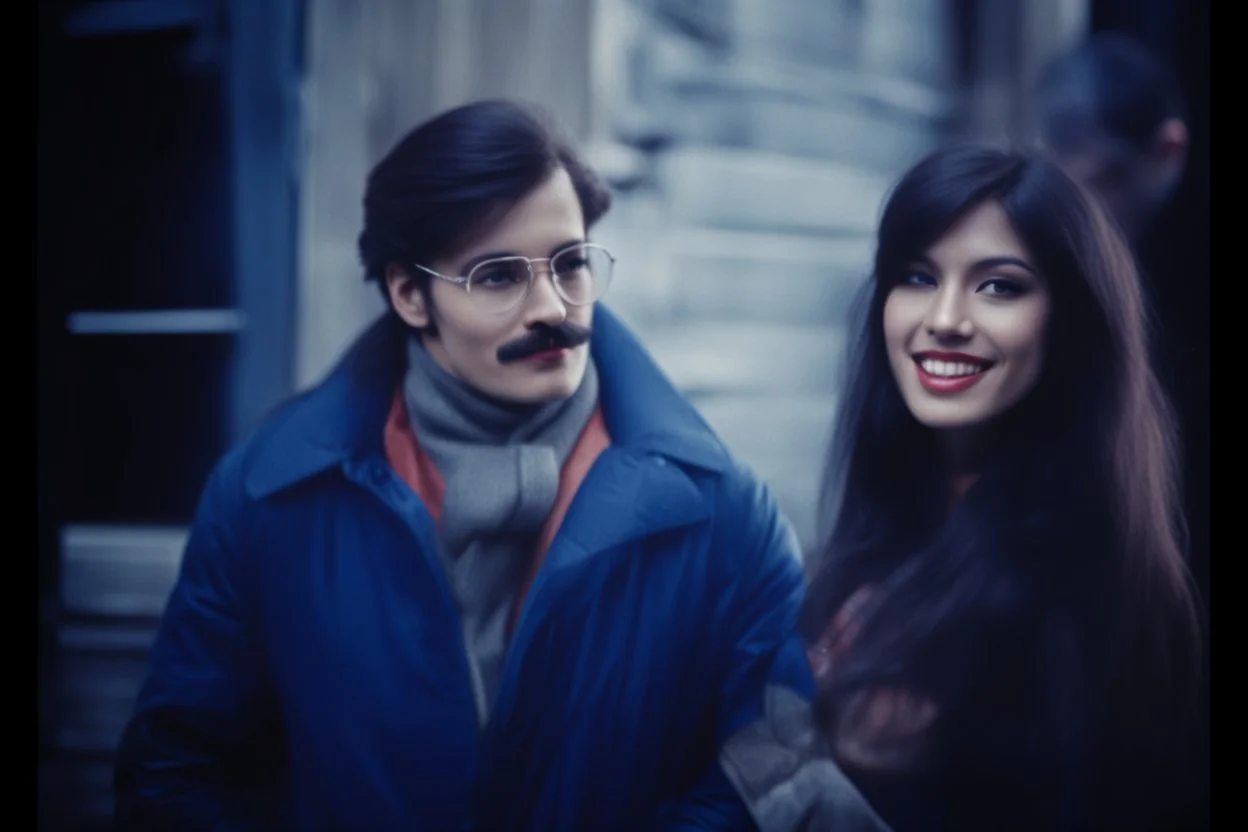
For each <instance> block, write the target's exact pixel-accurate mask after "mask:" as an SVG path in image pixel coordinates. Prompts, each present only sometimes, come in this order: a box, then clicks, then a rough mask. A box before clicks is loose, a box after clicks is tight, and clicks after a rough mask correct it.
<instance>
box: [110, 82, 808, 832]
mask: <svg viewBox="0 0 1248 832" xmlns="http://www.w3.org/2000/svg"><path fill="white" fill-rule="evenodd" d="M539 116H540V114H539V113H538V112H537V111H531V110H529V109H527V108H522V107H520V106H518V105H515V104H512V103H508V102H501V101H489V102H479V103H476V104H472V105H468V106H464V107H461V108H456V109H454V110H451V111H448V112H446V113H444V114H441V115H439V116H437V117H435V118H433V119H431V120H430V121H428V122H426V123H424V124H423V125H421V126H419V127H417V128H416V129H415V130H413V131H412V132H411V133H409V134H408V135H407V136H406V137H404V138H403V139H402V140H401V141H400V142H398V144H397V145H396V146H395V147H394V148H393V150H392V151H391V152H390V153H389V154H388V155H387V156H386V157H385V158H384V159H382V160H381V161H380V163H379V164H378V165H377V166H376V167H375V168H374V169H373V171H372V173H371V175H370V176H369V179H368V182H367V188H366V192H365V196H364V226H363V230H362V233H361V234H360V237H359V250H360V255H361V258H362V260H363V263H364V266H365V269H366V274H367V277H368V278H369V279H371V280H375V281H377V283H378V284H379V286H380V288H381V290H382V292H383V294H384V296H385V298H386V302H387V304H388V311H387V313H386V314H385V315H384V316H383V317H382V318H381V319H380V320H378V321H377V322H376V323H375V324H374V325H373V326H372V327H371V328H370V329H369V330H368V331H367V332H366V333H365V334H364V335H363V336H362V337H361V338H360V339H359V341H358V342H357V343H356V344H355V345H354V346H353V347H352V349H351V350H350V352H349V354H348V355H347V356H346V357H345V358H344V359H343V360H342V362H341V363H340V365H339V366H338V367H337V368H336V369H335V370H334V371H333V372H332V373H331V374H330V375H329V376H328V378H327V379H326V380H325V381H324V382H323V383H321V384H320V385H319V386H317V387H315V388H314V389H312V390H311V391H309V392H306V393H304V394H303V395H300V396H299V397H297V398H296V399H295V400H293V401H292V402H290V403H289V404H288V405H286V406H284V407H283V408H281V409H280V410H279V412H277V413H276V414H275V415H273V416H272V418H270V419H269V420H268V422H267V424H266V425H265V426H264V427H262V428H261V429H260V431H259V432H258V433H257V434H256V435H255V436H254V437H252V438H250V439H249V440H247V441H245V442H244V443H242V444H241V445H240V446H239V447H237V448H236V449H234V450H232V451H230V452H229V453H228V454H227V455H226V456H225V457H224V458H223V459H222V460H221V461H220V463H219V464H218V466H217V467H216V469H215V471H214V473H213V474H212V476H211V478H210V480H209V482H208V483H207V486H206V488H205V490H204V493H203V497H202V502H201V504H200V507H199V510H198V516H197V519H196V520H195V523H194V526H193V529H192V533H191V537H190V540H189V543H188V545H187V549H186V552H185V556H184V560H183V564H182V568H181V574H180V577H179V578H178V581H177V584H176V587H175V589H174V591H173V593H172V596H171V598H170V600H169V603H168V607H167V610H166V612H165V615H164V618H163V621H162V623H161V627H160V630H159V635H158V638H157V641H156V644H155V647H154V649H153V652H152V656H151V667H150V673H149V676H148V679H147V681H146V683H145V685H144V687H143V689H142V692H141V694H140V697H139V700H138V704H137V710H136V713H135V715H134V717H133V719H132V721H131V722H130V724H129V726H128V729H127V730H126V733H125V736H124V739H123V740H122V743H121V745H120V750H119V755H118V763H117V774H116V791H117V806H118V815H119V819H120V820H121V821H122V823H123V825H126V826H127V827H128V828H160V829H208V828H212V829H275V828H282V827H283V826H284V825H287V824H289V825H291V826H293V827H295V828H299V829H330V828H332V829H367V830H383V829H470V828H471V829H478V830H489V829H509V830H543V832H552V831H553V830H585V829H595V830H629V832H631V830H636V829H647V830H661V829H673V830H674V829H716V830H745V829H752V828H753V823H752V820H751V818H750V816H749V814H748V812H747V809H746V807H745V805H744V804H743V802H742V800H741V798H740V797H739V796H738V794H737V793H736V791H735V790H734V789H733V788H732V787H731V785H730V784H729V782H728V780H727V779H726V777H725V775H724V773H723V772H722V770H721V769H720V768H719V766H718V764H717V754H718V751H719V749H720V745H721V743H722V740H723V739H724V738H725V737H727V736H729V735H730V734H731V733H733V732H734V731H736V730H737V729H739V728H740V726H742V725H744V724H747V723H748V722H750V721H752V720H753V719H755V718H756V717H757V716H758V715H759V714H760V713H761V710H762V702H763V688H764V684H765V682H766V681H767V680H768V678H769V674H770V678H772V679H773V680H779V681H784V682H785V683H786V684H789V685H793V686H796V687H798V688H801V687H803V686H804V687H807V688H809V687H810V685H811V679H810V674H809V669H808V668H807V667H806V665H805V656H804V651H803V647H802V644H801V641H800V639H799V638H798V637H797V635H796V630H795V627H796V617H797V614H798V608H799V605H800V601H801V595H802V589H803V586H802V584H803V578H802V574H801V568H800V563H799V554H798V551H797V543H796V540H795V536H794V535H793V533H792V531H791V529H790V526H789V525H788V523H787V522H786V521H785V520H784V519H783V518H782V517H781V515H780V514H779V513H778V511H777V507H776V504H775V502H774V500H773V498H772V496H771V494H770V493H769V491H768V489H767V488H765V487H764V486H763V484H762V483H761V482H760V481H759V480H758V479H757V478H756V477H755V476H754V475H752V474H751V473H750V472H749V471H747V470H746V469H745V468H743V467H742V466H741V465H740V464H739V463H738V462H736V461H734V459H733V458H732V457H731V456H730V455H729V454H728V452H727V451H726V450H725V448H724V446H723V445H722V444H721V443H720V442H719V441H718V439H717V438H716V437H715V436H714V435H713V434H712V432H711V431H710V429H709V428H708V427H707V426H706V424H705V423H704V421H703V420H702V419H701V418H700V417H699V415H698V414H697V413H696V412H695V411H694V409H693V408H692V407H691V406H690V404H688V403H687V401H686V400H684V399H683V398H682V397H681V396H680V395H679V394H678V393H677V391H676V389H675V388H673V387H672V385H671V384H670V383H669V382H668V381H667V380H666V378H665V377H664V376H663V375H662V374H661V373H660V371H659V370H658V368H657V366H656V364H655V363H654V362H653V360H652V359H651V358H650V357H649V355H648V354H647V353H646V351H645V349H644V348H643V347H642V345H641V344H640V343H639V342H638V341H637V340H636V338H635V337H634V336H633V335H632V334H631V333H630V332H629V330H628V329H626V328H625V326H624V325H623V324H622V323H621V322H620V320H618V319H617V318H616V317H614V316H613V315H612V314H611V313H610V312H609V311H608V310H607V309H605V308H604V307H603V306H601V305H600V304H599V301H600V300H601V299H602V297H603V294H604V293H605V292H606V290H607V287H608V285H609V283H610V281H611V278H612V271H613V266H614V258H613V256H612V255H611V254H610V253H609V252H608V251H606V249H604V248H602V247H601V246H599V245H597V244H595V243H593V242H590V241H589V240H588V237H587V235H588V232H589V230H590V229H591V228H592V227H593V226H594V224H595V222H596V221H597V220H598V219H600V218H601V217H602V216H603V214H604V213H605V212H606V211H607V209H608V207H609V204H610V194H609V191H608V190H607V189H606V187H605V186H604V184H603V183H602V182H601V181H600V180H599V178H598V177H597V175H596V174H595V173H594V172H593V171H592V170H590V168H589V167H588V166H587V165H586V163H585V162H584V161H583V160H582V158H581V157H580V155H579V154H578V152H577V150H576V149H575V148H574V147H573V146H572V145H570V144H569V143H568V142H567V141H565V140H564V139H562V138H560V134H559V132H558V131H557V130H555V129H554V127H553V125H552V124H551V123H550V122H549V120H547V119H545V118H544V117H539Z"/></svg>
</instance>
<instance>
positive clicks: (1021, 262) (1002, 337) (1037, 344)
mask: <svg viewBox="0 0 1248 832" xmlns="http://www.w3.org/2000/svg"><path fill="white" fill-rule="evenodd" d="M1050 305H1051V298H1050V293H1049V289H1048V286H1047V285H1046V283H1045V281H1044V280H1043V279H1042V278H1041V276H1040V275H1039V273H1038V271H1037V269H1036V267H1035V266H1034V265H1033V261H1032V258H1031V256H1030V254H1029V253H1028V252H1027V249H1026V247H1025V246H1024V245H1023V243H1022V241H1021V240H1019V238H1018V236H1017V235H1016V234H1015V233H1014V229H1013V228H1011V227H1010V222H1009V219H1008V217H1007V216H1006V214H1005V211H1004V210H1003V209H1002V208H1001V206H1000V204H999V203H997V202H996V201H995V200H993V201H988V202H984V203H983V204H981V205H980V206H978V207H977V208H974V209H972V210H971V211H970V212H969V213H968V214H967V215H966V216H965V217H964V218H963V219H962V220H960V221H959V222H958V223H957V224H956V225H954V226H953V227H952V228H951V229H949V231H948V232H946V234H945V235H944V236H943V237H941V238H940V239H939V240H938V241H937V242H936V244H935V245H933V246H932V247H931V248H930V249H928V251H927V252H925V253H924V255H923V256H922V257H919V258H917V259H916V260H915V261H914V262H912V263H911V264H910V265H909V267H908V269H907V273H906V276H905V277H903V279H902V280H901V282H900V283H898V284H897V285H896V286H895V287H894V288H893V289H892V290H891V291H890V292H889V294H888V297H887V299H886V300H885V303H884V341H885V344H886V346H887V349H888V358H889V363H890V365H891V366H892V369H893V376H894V378H895V379H896V380H897V386H898V388H899V389H900V391H901V395H902V398H903V399H904V400H905V402H906V406H907V407H909V409H910V412H911V413H912V414H914V417H915V418H916V419H917V420H918V421H919V422H920V423H922V424H924V425H927V426H928V427H931V428H937V429H945V430H952V429H961V428H971V427H977V426H981V425H985V424H987V423H988V422H990V421H991V420H993V419H995V418H996V417H997V416H999V415H1001V414H1002V413H1004V412H1005V411H1007V410H1008V409H1009V408H1010V407H1012V406H1013V405H1014V404H1015V403H1017V402H1018V401H1019V400H1020V399H1021V398H1022V397H1023V396H1025V395H1026V394H1027V393H1028V392H1029V391H1030V390H1031V389H1032V388H1033V387H1034V386H1035V384H1036V381H1037V380H1038V379H1039V377H1040V371H1041V368H1042V365H1043V360H1044V351H1045V338H1046V336H1047V331H1046V330H1047V324H1048V320H1049V311H1050Z"/></svg>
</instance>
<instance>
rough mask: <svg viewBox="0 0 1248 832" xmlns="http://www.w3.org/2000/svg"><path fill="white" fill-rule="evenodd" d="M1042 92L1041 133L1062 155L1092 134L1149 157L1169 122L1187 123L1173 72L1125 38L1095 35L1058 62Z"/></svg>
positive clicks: (1049, 70) (1044, 76) (1040, 85)
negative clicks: (1172, 119) (1156, 140)
mask: <svg viewBox="0 0 1248 832" xmlns="http://www.w3.org/2000/svg"><path fill="white" fill-rule="evenodd" d="M1036 92H1037V98H1038V104H1039V113H1040V122H1041V132H1042V134H1043V136H1044V140H1045V142H1046V143H1047V144H1048V145H1049V146H1050V147H1051V148H1053V149H1054V150H1057V151H1066V150H1072V149H1075V148H1076V147H1077V146H1078V145H1079V144H1080V143H1081V142H1082V141H1083V140H1084V139H1085V138H1086V137H1087V136H1088V135H1089V133H1090V131H1099V132H1101V133H1103V134H1105V135H1107V136H1109V137H1110V138H1113V139H1116V140H1118V141H1119V142H1122V143H1125V144H1126V145H1128V146H1130V147H1131V148H1133V149H1134V150H1137V151H1145V150H1148V149H1150V148H1151V147H1152V143H1153V142H1154V141H1155V139H1156V137H1157V130H1158V128H1159V127H1160V126H1161V124H1162V123H1163V122H1165V121H1166V120H1168V119H1171V118H1179V119H1185V118H1186V112H1185V110H1186V106H1185V102H1184V101H1183V95H1182V93H1181V92H1180V89H1179V83H1178V79H1177V78H1176V77H1175V75H1174V73H1173V72H1172V71H1171V69H1170V67H1169V66H1167V65H1166V63H1165V61H1163V60H1162V59H1161V58H1160V56H1158V55H1157V54H1155V53H1154V52H1153V51H1152V50H1150V49H1149V48H1148V47H1147V46H1145V45H1144V44H1143V43H1141V42H1140V41H1138V40H1136V39H1135V38H1133V37H1131V36H1129V35H1125V34H1122V33H1121V32H1106V33H1102V34H1097V35H1093V36H1092V37H1090V38H1088V39H1087V40H1086V41H1084V42H1083V43H1082V44H1080V45H1079V46H1077V47H1076V48H1074V49H1072V50H1071V51H1069V52H1067V53H1065V54H1063V55H1061V56H1059V57H1057V58H1056V59H1054V60H1053V61H1052V62H1051V63H1050V64H1049V65H1048V66H1047V67H1046V68H1045V70H1044V72H1043V73H1042V74H1041V77H1040V79H1039V83H1038V85H1037V90H1036Z"/></svg>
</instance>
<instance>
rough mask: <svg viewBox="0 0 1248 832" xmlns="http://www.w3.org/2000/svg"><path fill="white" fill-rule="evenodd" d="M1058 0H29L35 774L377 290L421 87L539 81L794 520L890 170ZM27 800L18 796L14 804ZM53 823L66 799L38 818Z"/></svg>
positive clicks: (108, 742) (646, 328)
mask: <svg viewBox="0 0 1248 832" xmlns="http://www.w3.org/2000/svg"><path fill="white" fill-rule="evenodd" d="M1091 5H1092V4H1089V3H1088V2H1086V0H1061V2H1049V1H1048V0H1002V1H1001V2H998V0H783V2H781V1H780V0H422V1H421V2H412V0H373V2H369V3H357V2H353V0H269V2H261V3H256V2H247V0H185V1H184V2H172V0H164V1H162V0H140V1H139V2H133V1H132V2H106V1H105V0H97V2H82V0H79V1H78V2H73V0H63V1H62V2H60V3H49V4H45V5H44V6H41V20H40V26H41V33H40V70H39V71H40V79H39V81H40V102H41V104H40V106H41V113H40V157H39V180H40V186H39V187H40V205H39V258H40V262H39V275H40V278H39V285H40V298H39V301H40V306H39V322H38V328H39V350H40V371H39V386H40V389H39V420H40V434H39V440H38V446H39V447H38V453H39V467H40V478H39V501H40V512H39V518H38V519H39V527H40V546H39V549H40V554H39V563H40V593H41V595H40V609H41V626H40V632H41V650H40V655H41V697H40V746H41V764H40V778H41V784H40V790H41V799H42V800H43V803H44V805H45V808H46V811H47V814H46V817H45V820H46V824H47V826H46V828H88V824H89V823H90V822H91V821H92V819H102V818H105V817H107V814H108V812H109V811H110V808H109V807H110V798H109V795H108V789H109V777H110V776H111V772H110V766H111V753H112V749H113V747H114V745H115V743H116V740H117V737H118V734H119V731H120V729H121V727H122V723H123V721H124V719H125V718H126V716H127V715H128V711H129V708H130V706H131V704H132V702H133V697H134V695H135V692H136V691H137V686H138V684H139V683H140V681H141V677H142V672H143V666H144V661H145V659H146V651H147V649H148V646H149V645H150V642H151V638H152V634H153V632H154V624H155V621H156V620H157V618H158V616H159V614H160V611H161V609H162V608H163V605H164V601H165V597H166V596H167V593H168V591H169V588H170V586H171V585H172V582H173V580H174V578H175V576H176V570H177V565H178V561H179V558H180V554H181V546H182V543H183V541H184V539H185V528H186V526H187V524H188V523H189V521H190V519H191V515H192V512H193V509H194V502H195V499H196V497H197V494H198V490H199V487H200V486H201V485H202V482H203V480H204V478H205V477H206V475H207V473H208V470H209V467H210V466H211V464H212V463H213V461H214V460H215V459H216V457H217V456H218V455H219V454H220V453H222V452H223V451H224V450H225V449H226V448H227V447H228V446H229V445H230V444H231V443H233V442H234V441H236V440H237V439H239V438H241V437H242V436H244V435H245V434H246V433H247V432H248V431H250V430H251V429H252V428H253V427H254V426H255V424H256V423H257V422H258V421H259V420H260V419H261V418H262V417H263V414H264V413H265V412H267V411H268V410H269V409H270V408H271V407H272V406H273V405H275V404H276V403H277V402H279V401H280V400H282V399H283V398H284V397H286V396H287V395H289V394H290V393H292V392H294V391H296V390H298V389H302V388H303V387H306V386H307V385H309V384H312V383H315V381H316V380H318V379H319V378H320V377H321V376H322V375H323V374H324V373H325V372H326V371H327V370H328V368H329V367H330V366H331V365H332V363H333V362H334V361H335V359H336V358H337V357H338V356H339V355H340V354H341V352H342V350H343V349H344V348H345V347H346V345H347V344H348V343H349V342H350V340H351V339H352V338H353V337H354V336H355V335H356V334H358V333H359V332H360V331H361V330H362V329H363V328H364V327H365V326H366V325H367V323H368V322H369V321H370V320H372V318H373V317H375V316H376V315H377V314H379V313H380V311H381V310H382V301H381V298H380V295H379V293H378V291H377V289H376V287H375V286H372V285H367V284H365V283H364V282H363V280H362V276H361V269H360V266H359V263H358V260H357V255H356V249H355V240H356V235H357V234H358V232H359V224H360V220H361V198H362V194H363V187H364V180H365V177H366V174H367V172H368V170H369V168H370V167H371V166H372V165H373V164H374V163H375V162H376V161H377V160H378V159H379V158H380V157H381V155H382V154H384V153H385V152H386V151H387V150H388V149H389V148H390V146H391V145H392V144H393V143H394V142H395V141H397V140H398V138H399V137H400V136H401V135H402V134H403V133H404V132H405V131H406V130H408V129H409V128H410V127H411V126H413V125H414V124H416V123H417V122H419V121H421V120H423V119H424V118H426V117H428V116H430V115H432V114H434V113H435V112H437V111H439V110H442V109H444V108H446V107H449V106H452V105H455V104H458V103H462V102H465V101H468V100H472V99H475V98H479V97H485V96H496V95H509V96H515V97H519V98H523V99H526V100H530V101H534V102H536V103H539V104H542V105H544V106H546V107H548V108H549V109H551V110H552V111H553V112H554V113H555V114H556V115H557V116H558V118H559V119H560V120H561V121H562V122H563V123H564V124H565V125H566V126H567V127H568V128H569V129H570V130H571V131H572V133H573V134H574V135H575V136H576V137H578V138H579V139H580V140H581V141H582V142H583V143H584V144H585V145H586V147H587V148H588V149H589V152H590V155H591V159H592V160H593V161H594V162H595V163H596V164H597V165H598V167H599V168H600V169H601V170H602V171H603V172H604V173H605V174H606V175H607V177H608V179H609V181H610V182H611V184H612V186H613V188H614V190H615V194H616V203H615V207H614V208H613V210H612V212H611V213H610V214H609V215H608V216H607V218H606V219H605V220H604V221H603V222H602V224H601V226H600V227H599V228H598V229H596V231H595V234H594V236H595V237H596V238H597V239H598V240H599V241H600V242H603V243H604V244H605V245H607V246H608V247H610V248H611V249H612V250H613V251H614V252H615V253H616V254H617V257H618V259H619V266H618V267H617V271H616V279H615V283H614V285H613V287H612V289H611V293H610V294H609V295H608V297H607V301H606V302H607V303H608V305H610V306H611V307H612V308H613V309H614V310H615V311H617V312H618V313H620V314H621V315H622V316H623V317H624V318H625V319H626V320H627V321H628V322H629V323H630V324H632V325H633V326H634V327H635V328H636V329H637V330H638V331H639V333H640V334H641V336H642V338H643V340H644V341H645V342H646V343H647V344H648V345H649V346H650V347H651V348H652V350H653V352H654V354H655V356H656V358H657V359H658V361H659V363H660V364H661V365H662V366H663V367H664V368H665V369H666V370H667V372H668V373H669V374H670V375H671V377H672V378H673V379H674V380H675V381H676V383H677V384H678V385H679V386H680V387H681V388H682V389H684V390H685V391H686V392H687V393H688V394H689V395H690V397H691V398H692V399H693V400H694V402H695V403H696V404H697V405H698V407H699V408H700V409H701V410H702V412H703V413H704V414H705V416H706V417H707V419H708V421H709V422H710V423H711V424H712V426H713V427H714V428H716V429H717V430H718V431H719V432H720V434H721V436H722V437H723V438H724V440H725V442H726V443H727V444H728V445H729V447H730V448H732V449H733V450H734V452H736V453H737V454H738V455H739V456H740V457H741V458H742V459H743V460H744V461H745V462H747V463H748V464H750V465H751V466H753V467H754V468H755V469H756V470H758V472H759V473H760V474H761V475H762V476H763V477H764V478H765V479H766V480H767V481H768V482H769V483H770V484H771V485H772V487H773V488H774V489H775V491H776V493H777V495H778V498H779V500H780V502H781V506H782V508H783V509H784V511H785V512H786V513H787V514H788V515H789V516H790V518H791V519H792V520H793V522H794V524H795V526H796V527H797V529H798V532H799V536H800V538H801V540H802V542H803V544H804V545H805V546H807V547H809V546H811V545H813V544H814V541H815V539H816V536H817V527H818V522H817V516H816V515H817V511H816V503H817V487H818V479H819V475H820V470H819V469H820V461H821V457H822V454H823V450H824V447H825V443H826V441H827V438H828V431H829V428H830V426H831V422H832V418H833V416H834V413H835V409H836V389H837V382H838V373H839V370H840V360H841V344H842V341H843V338H844V324H845V316H846V311H847V308H848V304H849V300H850V298H851V297H852V296H853V294H854V292H855V291H856V289H857V288H858V287H859V286H860V285H861V284H862V282H863V281H864V280H865V278H866V275H867V271H868V269H869V265H870V257H871V254H872V251H871V239H870V235H871V231H872V229H873V227H874V224H875V222H876V219H877V217H878V212H879V209H880V206H881V202H882V199H883V197H884V196H885V194H886V192H887V189H888V187H889V185H890V184H891V182H892V181H893V180H894V179H895V178H896V177H897V176H898V175H899V174H900V173H901V172H902V170H904V169H905V168H906V167H907V166H908V165H909V164H910V163H912V162H913V161H915V160H917V159H918V158H919V157H920V156H921V155H923V154H924V153H926V152H927V151H929V150H931V149H932V148H934V147H935V146H936V145H937V144H939V143H940V142H943V141H946V140H949V139H951V138H964V137H973V138H987V139H994V140H1005V139H1008V138H1012V137H1016V136H1018V135H1021V134H1022V133H1024V132H1025V131H1026V129H1027V125H1026V112H1025V108H1023V107H1022V106H1021V105H1020V102H1021V100H1022V98H1023V94H1024V92H1025V90H1026V85H1027V83H1028V81H1029V73H1031V72H1032V71H1033V70H1034V67H1035V66H1037V65H1038V62H1039V61H1040V60H1042V59H1043V58H1044V57H1045V56H1047V55H1048V54H1051V53H1052V51H1053V50H1055V49H1058V48H1060V47H1062V46H1064V45H1065V44H1067V43H1069V42H1070V41H1072V40H1073V39H1075V38H1078V37H1079V36H1081V35H1082V34H1083V32H1084V31H1085V30H1086V27H1087V26H1088V20H1089V9H1090V8H1091ZM41 811H43V810H41ZM58 824H59V825H58Z"/></svg>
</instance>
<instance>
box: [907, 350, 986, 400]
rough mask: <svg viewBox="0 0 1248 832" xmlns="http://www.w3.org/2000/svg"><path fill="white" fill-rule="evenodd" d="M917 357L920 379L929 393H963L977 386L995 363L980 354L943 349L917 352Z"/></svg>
mask: <svg viewBox="0 0 1248 832" xmlns="http://www.w3.org/2000/svg"><path fill="white" fill-rule="evenodd" d="M913 358H914V366H915V368H916V370H917V371H918V374H919V383H920V384H922V385H923V388H924V389H925V390H927V391H928V392H929V393H938V394H940V393H961V392H962V391H963V390H967V389H969V388H971V387H973V386H975V384H976V383H977V382H978V381H979V380H980V379H981V378H983V377H984V373H985V372H986V371H987V370H988V369H989V368H990V367H992V365H993V363H994V362H992V361H988V360H987V359H984V358H980V357H979V356H977V355H968V354H967V353H964V352H944V351H941V350H926V351H924V352H919V353H915V354H914V356H913ZM924 364H927V365H928V367H927V368H925V367H924V366H923V365H924Z"/></svg>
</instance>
